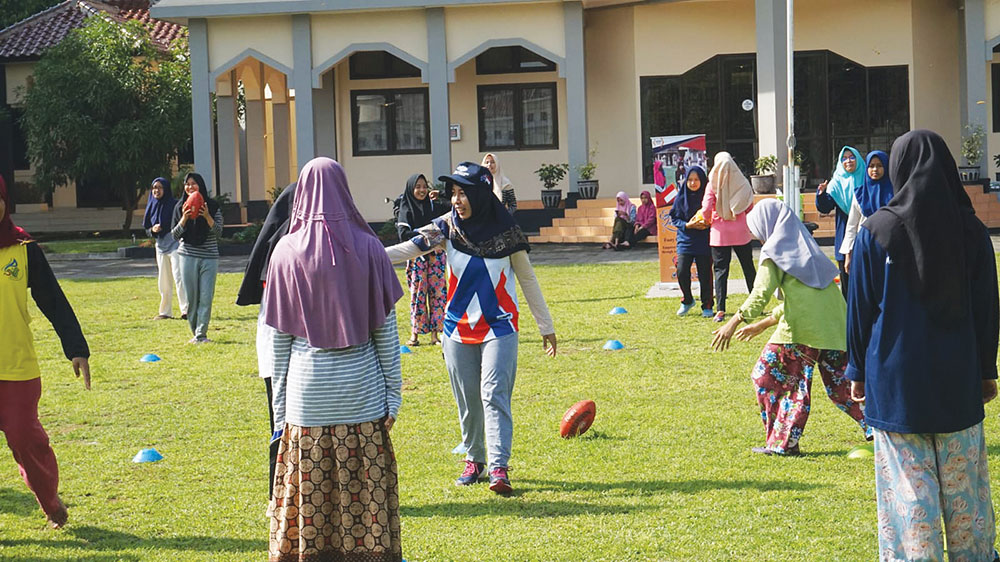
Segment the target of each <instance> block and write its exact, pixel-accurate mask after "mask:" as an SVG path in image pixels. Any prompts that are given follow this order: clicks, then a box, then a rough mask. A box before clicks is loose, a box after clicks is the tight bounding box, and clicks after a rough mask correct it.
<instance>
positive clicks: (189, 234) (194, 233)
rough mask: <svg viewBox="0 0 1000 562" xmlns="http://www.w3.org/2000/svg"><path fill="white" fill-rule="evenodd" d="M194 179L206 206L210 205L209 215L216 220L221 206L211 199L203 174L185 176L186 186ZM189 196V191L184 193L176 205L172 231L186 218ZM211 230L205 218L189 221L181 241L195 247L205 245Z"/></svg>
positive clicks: (192, 173)
mask: <svg viewBox="0 0 1000 562" xmlns="http://www.w3.org/2000/svg"><path fill="white" fill-rule="evenodd" d="M189 179H193V180H194V181H195V183H197V184H198V191H200V192H201V196H202V197H203V198H204V199H205V204H206V205H208V214H209V215H211V216H212V218H213V219H214V218H215V212H216V211H218V210H219V204H218V203H216V202H215V199H209V197H208V188H206V187H205V178H203V177H201V174H196V173H194V172H191V173H189V174H188V175H186V176H184V184H185V185H187V181H188V180H189ZM187 199H188V194H187V190H186V189H185V191H184V196H183V197H181V200H180V201H178V202H177V204H176V205H174V218H173V222H172V223H171V229H172V228H173V227H175V226H177V224H178V223H179V222H181V217H182V216H184V203H185V202H187ZM210 230H211V229H210V228H209V227H208V221H206V220H205V219H204V218H203V217H200V216H199V217H198V218H196V219H195V220H194V221H188V224H187V228H185V229H184V233H183V234H181V240H183V241H184V243H185V244H191V245H194V246H200V245H202V244H204V243H205V240H206V239H208V232H209V231H210Z"/></svg>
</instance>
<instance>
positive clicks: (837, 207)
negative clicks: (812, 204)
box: [816, 146, 865, 298]
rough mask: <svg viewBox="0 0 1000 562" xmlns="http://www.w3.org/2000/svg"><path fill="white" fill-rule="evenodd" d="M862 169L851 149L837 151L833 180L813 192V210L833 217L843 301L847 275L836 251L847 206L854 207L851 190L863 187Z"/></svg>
mask: <svg viewBox="0 0 1000 562" xmlns="http://www.w3.org/2000/svg"><path fill="white" fill-rule="evenodd" d="M864 168H865V167H864V160H862V159H861V153H860V152H858V150H857V149H856V148H854V147H853V146H845V147H844V148H842V149H841V150H840V157H839V158H838V159H837V169H836V170H835V171H834V172H833V178H832V179H830V181H828V182H826V181H825V182H823V183H821V184H820V185H819V187H818V188H817V189H816V209H817V210H818V211H819V212H820V213H823V214H827V213H829V212H831V211H836V213H837V230H836V234H835V235H834V248H835V249H836V252H835V253H836V258H837V265H838V266H839V267H840V290H841V292H842V293H843V295H844V298H847V271H846V270H845V269H844V255H843V254H841V253H840V251H839V250H840V245H841V244H842V243H843V241H844V232H845V231H846V229H847V217H848V214H849V213H850V212H851V204H853V203H854V190H855V188H857V187H859V186H862V185H864V183H865V170H864Z"/></svg>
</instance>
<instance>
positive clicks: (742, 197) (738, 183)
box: [708, 152, 753, 221]
mask: <svg viewBox="0 0 1000 562" xmlns="http://www.w3.org/2000/svg"><path fill="white" fill-rule="evenodd" d="M708 181H709V182H710V183H711V184H712V191H714V192H715V200H716V204H715V208H716V210H717V211H718V212H719V216H721V217H722V220H727V221H731V220H734V219H735V218H736V215H738V214H740V213H742V212H743V211H746V210H747V208H748V207H750V204H751V203H753V190H751V189H750V182H749V181H747V179H746V178H745V177H743V172H741V171H740V167H739V166H737V165H736V162H735V161H734V160H733V157H732V156H731V155H730V154H729V153H728V152H717V153H716V154H715V159H714V160H713V164H712V171H711V172H709V173H708Z"/></svg>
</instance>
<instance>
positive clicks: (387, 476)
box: [267, 420, 402, 562]
mask: <svg viewBox="0 0 1000 562" xmlns="http://www.w3.org/2000/svg"><path fill="white" fill-rule="evenodd" d="M267 514H268V517H270V520H271V522H270V544H269V548H268V554H269V559H270V560H272V561H281V562H285V561H301V562H304V561H332V562H334V561H335V562H341V561H343V562H355V561H356V562H398V561H400V560H402V551H401V547H400V533H399V493H398V484H397V473H396V457H395V455H394V453H393V450H392V442H391V441H390V440H389V433H388V431H386V429H385V425H384V423H383V422H382V421H381V420H376V421H374V422H365V423H360V424H343V425H332V426H324V427H299V426H295V425H291V424H288V425H286V426H285V431H284V434H283V435H282V437H281V441H280V444H279V447H278V462H277V468H276V471H275V478H274V495H273V497H272V499H271V503H270V505H269V506H268V510H267Z"/></svg>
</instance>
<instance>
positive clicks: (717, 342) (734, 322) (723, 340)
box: [712, 314, 743, 351]
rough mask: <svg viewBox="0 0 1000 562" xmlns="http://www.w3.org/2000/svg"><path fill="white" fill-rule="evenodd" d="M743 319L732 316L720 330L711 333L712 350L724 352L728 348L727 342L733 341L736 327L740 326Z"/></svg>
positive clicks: (738, 316)
mask: <svg viewBox="0 0 1000 562" xmlns="http://www.w3.org/2000/svg"><path fill="white" fill-rule="evenodd" d="M742 321H743V319H742V318H741V317H740V315H739V314H737V315H736V316H733V317H732V318H730V319H729V322H726V323H725V324H724V325H723V326H722V327H721V328H719V329H718V330H715V331H713V332H712V335H714V336H715V337H714V338H713V339H712V349H714V350H715V351H725V350H726V349H728V348H729V342H730V340H732V339H733V333H735V332H736V326H739V325H740V322H742Z"/></svg>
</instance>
